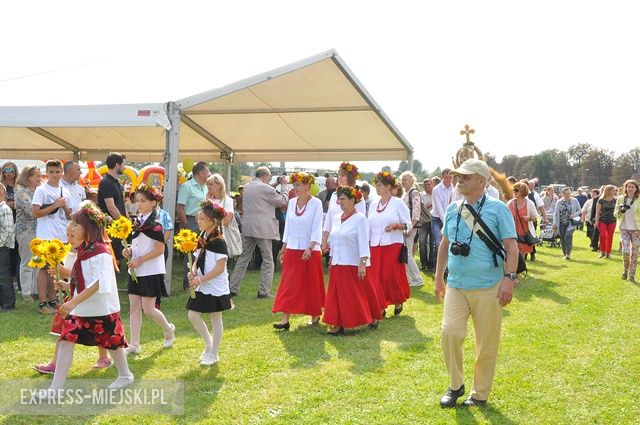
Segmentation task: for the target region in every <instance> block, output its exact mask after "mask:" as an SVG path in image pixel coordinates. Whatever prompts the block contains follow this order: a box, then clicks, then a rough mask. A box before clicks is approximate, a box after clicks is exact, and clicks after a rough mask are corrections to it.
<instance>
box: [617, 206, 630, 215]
mask: <svg viewBox="0 0 640 425" xmlns="http://www.w3.org/2000/svg"><path fill="white" fill-rule="evenodd" d="M629 208H631V205H627V204H622V205H620V212H621V213H622V214H624V213H626V212H627V211H628V210H629Z"/></svg>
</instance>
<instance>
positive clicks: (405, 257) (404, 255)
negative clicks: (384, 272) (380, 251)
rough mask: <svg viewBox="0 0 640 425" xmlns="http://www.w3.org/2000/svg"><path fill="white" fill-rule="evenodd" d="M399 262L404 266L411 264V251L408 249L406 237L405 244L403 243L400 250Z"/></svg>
mask: <svg viewBox="0 0 640 425" xmlns="http://www.w3.org/2000/svg"><path fill="white" fill-rule="evenodd" d="M398 261H400V263H402V264H407V263H408V262H409V249H408V248H407V238H406V236H405V238H404V242H403V243H402V248H400V256H399V257H398Z"/></svg>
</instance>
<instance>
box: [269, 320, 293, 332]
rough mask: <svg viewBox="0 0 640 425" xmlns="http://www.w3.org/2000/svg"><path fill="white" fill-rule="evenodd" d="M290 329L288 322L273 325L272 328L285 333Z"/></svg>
mask: <svg viewBox="0 0 640 425" xmlns="http://www.w3.org/2000/svg"><path fill="white" fill-rule="evenodd" d="M290 327H291V325H290V324H289V322H287V323H274V324H273V328H274V329H284V330H285V331H288V330H289V328H290Z"/></svg>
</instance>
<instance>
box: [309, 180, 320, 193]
mask: <svg viewBox="0 0 640 425" xmlns="http://www.w3.org/2000/svg"><path fill="white" fill-rule="evenodd" d="M309 192H310V193H311V195H312V196H318V193H320V186H318V183H314V184H312V185H311V188H310V189H309Z"/></svg>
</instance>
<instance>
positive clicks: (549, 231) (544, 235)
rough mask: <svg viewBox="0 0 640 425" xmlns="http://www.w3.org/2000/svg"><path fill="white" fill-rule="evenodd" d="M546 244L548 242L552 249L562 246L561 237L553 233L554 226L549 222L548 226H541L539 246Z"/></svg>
mask: <svg viewBox="0 0 640 425" xmlns="http://www.w3.org/2000/svg"><path fill="white" fill-rule="evenodd" d="M545 242H547V243H548V244H549V246H550V247H552V248H553V247H556V246H559V245H560V243H559V242H560V235H558V234H557V233H556V232H554V231H553V225H552V224H551V223H549V222H547V223H546V224H542V223H541V224H540V244H539V245H540V246H542V245H543V244H544V243H545Z"/></svg>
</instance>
